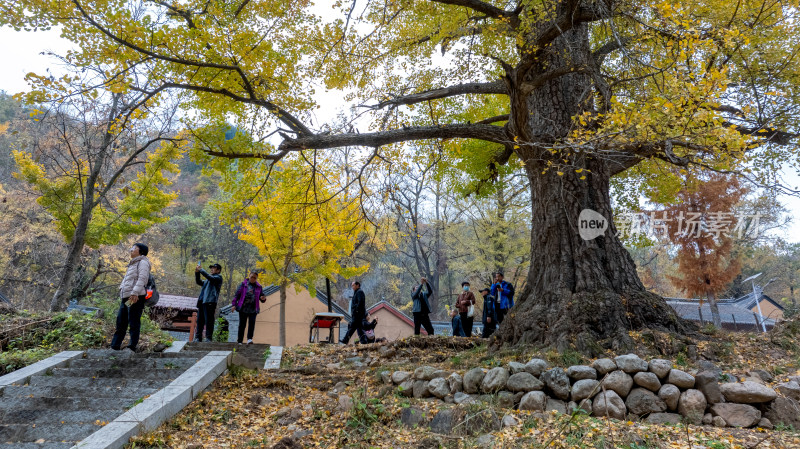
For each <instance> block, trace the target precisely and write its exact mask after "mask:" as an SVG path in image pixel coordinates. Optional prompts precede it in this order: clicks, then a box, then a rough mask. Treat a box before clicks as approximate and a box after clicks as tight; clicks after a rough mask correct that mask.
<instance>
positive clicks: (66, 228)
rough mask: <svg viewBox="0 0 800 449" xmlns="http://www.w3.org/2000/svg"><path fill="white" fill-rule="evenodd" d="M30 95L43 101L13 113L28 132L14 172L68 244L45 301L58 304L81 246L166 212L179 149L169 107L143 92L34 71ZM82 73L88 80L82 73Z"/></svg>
mask: <svg viewBox="0 0 800 449" xmlns="http://www.w3.org/2000/svg"><path fill="white" fill-rule="evenodd" d="M31 79H32V84H33V86H34V88H39V89H41V90H40V91H38V92H36V91H34V93H32V94H30V95H29V96H28V100H29V101H30V102H31V103H34V102H35V101H36V100H39V101H42V104H40V105H39V106H38V107H39V108H42V110H35V111H34V113H33V119H29V120H21V121H18V123H17V126H18V127H21V128H28V129H27V132H26V135H27V136H30V138H29V139H24V140H20V141H19V142H17V143H16V145H17V150H16V151H14V160H15V162H16V165H17V167H18V173H17V176H18V177H19V178H20V179H22V180H24V181H25V182H27V183H28V184H29V185H30V186H31V187H32V188H33V189H34V190H35V191H36V193H37V194H38V195H39V197H38V199H37V202H38V203H39V204H40V205H41V206H43V207H44V209H45V210H47V212H48V213H50V214H51V215H52V217H53V219H54V220H55V225H56V227H57V229H58V230H59V231H60V232H61V234H62V235H63V237H64V238H65V239H66V241H67V243H68V244H69V251H68V253H67V256H66V260H65V261H64V264H63V268H62V269H61V274H60V276H59V280H58V282H57V286H56V291H55V293H54V295H53V298H52V301H51V303H50V310H53V311H55V310H60V309H63V308H64V307H65V306H66V304H67V301H68V300H69V299H70V297H69V296H70V294H71V293H72V288H73V281H74V276H75V273H76V271H77V270H78V268H79V265H80V260H81V253H82V251H83V249H84V247H85V246H87V245H88V246H89V247H91V248H98V247H99V246H100V245H113V244H117V243H119V242H121V241H122V240H123V239H124V238H126V237H128V236H129V235H132V234H141V233H143V232H144V231H146V230H147V229H148V228H149V227H150V226H152V225H153V224H155V223H158V222H160V221H164V220H165V218H163V217H161V216H159V212H160V211H161V210H162V209H163V208H164V207H166V206H167V205H168V204H169V202H170V201H171V200H172V199H173V198H174V197H175V194H174V193H169V192H167V191H165V187H166V186H169V185H170V180H169V178H168V174H169V173H175V172H176V171H177V166H176V165H175V163H174V160H176V159H178V158H179V157H180V155H181V153H182V149H181V145H180V144H181V142H182V140H181V139H180V138H177V137H176V136H175V135H174V131H173V130H172V129H171V127H170V126H171V114H169V113H168V112H167V113H166V114H165V115H162V113H161V112H160V111H159V112H153V111H148V110H147V109H146V108H145V103H146V101H143V100H146V99H145V95H143V94H131V95H124V94H122V93H114V92H108V91H102V90H95V89H90V88H87V89H84V90H81V87H80V86H81V85H80V83H74V84H73V83H72V82H69V81H68V82H66V83H65V86H72V87H74V88H75V91H73V92H68V91H66V90H63V91H62V90H60V89H58V88H55V89H51V86H53V85H54V83H52V81H51V80H50V79H47V78H40V77H36V76H32V77H31ZM83 81H85V80H83Z"/></svg>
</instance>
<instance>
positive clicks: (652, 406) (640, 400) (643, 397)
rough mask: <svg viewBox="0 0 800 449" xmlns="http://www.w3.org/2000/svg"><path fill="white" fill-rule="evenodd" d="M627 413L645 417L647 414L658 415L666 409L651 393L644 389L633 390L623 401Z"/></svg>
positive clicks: (665, 405)
mask: <svg viewBox="0 0 800 449" xmlns="http://www.w3.org/2000/svg"><path fill="white" fill-rule="evenodd" d="M625 405H626V406H627V407H628V411H629V412H631V413H633V414H634V415H639V416H642V415H646V414H648V413H660V412H663V411H665V410H666V409H667V404H665V403H664V401H663V400H661V399H660V398H659V397H658V396H656V395H655V393H653V392H652V391H650V390H648V389H646V388H634V389H633V390H631V392H630V393H629V394H628V397H627V398H626V399H625Z"/></svg>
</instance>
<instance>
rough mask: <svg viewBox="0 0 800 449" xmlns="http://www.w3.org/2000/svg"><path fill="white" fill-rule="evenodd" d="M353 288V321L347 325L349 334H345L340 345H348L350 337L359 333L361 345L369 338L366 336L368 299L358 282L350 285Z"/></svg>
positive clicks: (351, 300) (351, 303)
mask: <svg viewBox="0 0 800 449" xmlns="http://www.w3.org/2000/svg"><path fill="white" fill-rule="evenodd" d="M350 285H351V287H352V288H353V298H352V299H350V314H351V317H352V321H350V324H348V325H347V333H346V334H344V337H342V339H341V340H339V343H341V344H343V345H346V344H347V343H348V342H349V341H350V337H352V336H353V334H354V333H356V332H358V340H359V341H360V342H361V343H366V341H367V337H366V335H365V334H364V319H366V318H367V298H366V296H365V295H364V291H363V290H361V283H360V282H358V281H355V282H353V283H352V284H350Z"/></svg>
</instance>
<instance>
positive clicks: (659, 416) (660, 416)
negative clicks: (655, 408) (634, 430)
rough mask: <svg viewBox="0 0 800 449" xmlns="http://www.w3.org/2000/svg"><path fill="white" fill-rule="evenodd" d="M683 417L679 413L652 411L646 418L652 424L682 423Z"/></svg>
mask: <svg viewBox="0 0 800 449" xmlns="http://www.w3.org/2000/svg"><path fill="white" fill-rule="evenodd" d="M681 419H682V418H681V415H679V414H677V413H651V414H650V415H649V416H648V417H647V418H645V419H644V420H645V422H647V423H650V424H680V423H681Z"/></svg>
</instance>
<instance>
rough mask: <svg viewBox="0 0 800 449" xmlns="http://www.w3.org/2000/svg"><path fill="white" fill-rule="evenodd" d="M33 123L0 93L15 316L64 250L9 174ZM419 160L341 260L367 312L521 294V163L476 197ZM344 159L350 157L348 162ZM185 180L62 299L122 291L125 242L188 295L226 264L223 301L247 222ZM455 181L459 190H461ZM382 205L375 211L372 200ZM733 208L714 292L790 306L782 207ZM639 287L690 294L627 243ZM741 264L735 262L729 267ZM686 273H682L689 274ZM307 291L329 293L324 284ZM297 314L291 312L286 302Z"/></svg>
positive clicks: (239, 270) (0, 181)
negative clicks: (143, 227)
mask: <svg viewBox="0 0 800 449" xmlns="http://www.w3.org/2000/svg"><path fill="white" fill-rule="evenodd" d="M30 120H31V118H30V113H29V109H28V108H23V107H21V106H20V105H19V104H18V103H17V102H16V101H15V100H14V99H13V98H12V97H10V96H9V95H7V94H4V93H0V232H2V235H4V236H5V238H4V239H2V240H0V266H2V267H3V269H2V270H0V293H3V294H4V295H5V296H6V297H8V298H10V299H11V301H12V302H13V303H14V304H15V305H16V306H17V307H20V308H25V309H33V310H41V309H46V308H48V306H49V304H50V299H51V298H52V296H53V293H54V291H55V289H56V287H57V284H58V276H59V273H60V271H61V269H62V267H63V264H64V260H65V257H66V254H67V251H68V249H69V248H68V245H67V243H66V242H65V241H64V238H63V236H62V235H61V233H59V231H58V229H57V228H56V224H55V223H54V220H53V217H52V216H50V214H48V212H47V211H46V210H45V209H44V208H43V207H42V206H41V205H40V204H38V203H37V202H36V200H37V194H36V192H34V191H33V190H32V189H31V188H30V186H29V185H28V184H27V183H26V182H24V181H23V180H20V179H19V177H15V176H14V173H15V172H17V171H18V168H17V167H16V165H15V162H14V157H13V155H12V151H13V150H14V149H18V150H25V142H27V141H28V140H29V139H30V137H31V136H29V135H26V134H25V133H26V132H27V133H30V132H31V130H35V127H25V126H19V125H20V123H25V122H29V121H30ZM419 154H422V155H424V156H423V157H419V158H416V159H413V160H414V162H413V164H414V166H412V167H410V169H408V170H406V171H405V173H404V174H403V175H402V176H400V175H392V174H386V175H385V179H383V180H382V183H383V184H384V188H383V190H382V193H383V195H384V198H385V199H386V201H383V202H381V201H378V202H373V203H370V204H372V206H371V208H370V209H369V210H367V211H365V212H368V214H369V216H370V220H371V221H372V223H373V225H375V226H374V227H373V233H372V235H371V236H370V238H365V239H362V240H360V241H359V243H358V244H357V245H356V247H355V251H354V252H353V253H352V254H350V255H349V257H347V258H345V260H344V261H343V264H344V265H347V266H351V267H357V266H365V265H368V266H369V270H368V271H367V272H366V273H364V274H363V275H361V276H358V279H360V280H361V283H362V288H363V289H364V290H365V292H366V293H367V302H368V305H370V304H373V303H375V302H378V301H380V300H386V301H388V302H390V303H391V304H393V305H395V306H396V307H398V308H399V309H400V310H403V311H405V312H407V313H409V314H410V307H411V301H410V294H409V292H410V289H411V288H412V286H413V285H415V284H416V283H417V282H418V280H419V278H420V277H423V276H424V277H427V278H428V279H429V280H430V281H431V284H432V285H433V286H434V288H435V290H436V291H437V295H436V300H435V303H434V305H433V307H434V313H435V317H436V318H444V316H445V314H446V312H445V305H447V304H452V303H453V302H454V301H455V297H456V296H457V295H458V293H459V292H460V290H461V282H462V281H464V280H467V281H470V282H471V283H472V286H473V291H477V290H478V289H479V288H482V287H483V286H488V285H489V283H490V279H491V277H492V274H493V273H496V272H504V273H505V275H506V279H507V280H509V281H512V282H514V284H515V285H516V289H517V291H519V290H520V289H521V288H522V287H523V283H524V282H525V279H526V275H527V272H528V266H529V263H530V257H535V254H533V255H531V251H530V209H529V204H530V190H529V188H528V185H527V180H526V177H525V176H524V174H523V173H522V172H521V171H520V169H518V168H517V169H515V168H513V167H508V168H505V169H504V171H501V172H500V173H499V174H498V176H497V177H496V178H495V180H494V181H495V182H494V183H493V184H492V185H491V186H490V187H489V188H484V189H483V190H482V191H481V194H480V195H478V194H475V193H474V192H470V191H469V190H466V189H465V188H463V187H459V186H464V185H467V186H472V184H471V183H470V182H464V179H462V176H463V174H462V173H461V172H460V171H459V167H458V166H457V165H456V164H452V163H450V162H449V161H447V160H446V158H445V157H444V156H442V153H441V152H438V153H437V151H436V148H423V149H419ZM345 160H346V156H345ZM177 164H178V168H179V172H178V173H175V174H172V175H171V179H170V180H171V181H172V185H171V186H170V187H169V190H170V192H171V193H174V194H175V195H176V197H175V199H174V200H173V201H172V202H171V204H170V205H169V206H168V207H166V208H165V209H164V210H163V211H161V212H160V214H159V215H161V216H163V217H166V218H167V219H166V220H165V221H163V222H162V223H157V224H155V225H154V226H152V227H151V228H150V229H149V230H148V231H146V232H145V234H144V235H142V236H130V237H127V238H126V239H125V240H124V241H123V242H122V243H120V244H117V245H101V246H100V247H99V248H97V249H92V248H89V247H87V248H85V249H84V250H83V252H82V254H81V262H80V266H79V269H78V272H77V279H76V280H75V285H74V288H73V291H72V292H71V293H70V297H71V298H74V299H77V300H79V301H82V300H84V299H85V298H88V297H102V298H113V297H114V295H115V290H116V288H117V286H118V284H119V281H120V278H121V274H122V271H123V269H124V264H125V263H126V262H127V248H128V247H129V245H130V244H131V243H133V242H135V241H143V242H145V243H147V244H148V245H150V248H151V253H150V256H149V257H150V259H151V260H153V262H154V267H155V269H156V273H155V274H156V277H157V280H158V283H159V287H160V290H161V292H162V293H165V294H175V295H186V296H194V295H195V294H196V293H197V291H198V288H199V287H197V286H196V285H195V283H194V275H193V268H194V265H195V264H196V262H197V261H201V262H202V263H203V265H208V264H210V263H214V262H217V263H220V264H221V265H222V266H223V273H222V274H223V277H224V278H225V282H224V284H223V292H222V295H223V297H225V298H229V297H230V296H231V295H232V292H233V291H234V290H235V288H236V285H237V284H238V282H240V281H241V279H243V278H244V275H245V273H246V271H247V270H249V269H252V268H253V267H254V266H255V264H256V262H257V261H258V260H259V253H258V251H257V250H256V248H255V247H253V246H252V245H250V244H249V243H246V242H245V241H242V240H241V239H240V238H239V237H240V236H239V234H240V232H241V228H240V227H237V226H231V225H229V224H226V223H224V222H223V221H224V220H222V219H221V215H222V214H223V211H221V210H220V207H219V204H220V202H222V203H224V202H225V192H223V189H220V183H222V182H225V180H224V179H223V178H222V177H220V175H219V174H217V173H215V172H213V171H211V170H205V171H204V170H203V167H202V166H201V165H200V164H198V163H197V162H195V161H193V160H191V159H190V158H187V157H184V158H182V159H180V160H179V161H177ZM456 181H458V182H456ZM614 187H615V190H616V192H615V193H617V195H616V196H615V199H616V200H617V201H618V202H619V203H620V204H626V201H627V202H630V201H631V199H630V198H625V196H624V193H623V194H620V193H621V192H624V191H625V185H624V184H622V183H620V184H618V185H616V186H614ZM375 204H377V205H375ZM736 208H737V210H746V211H748V212H749V213H756V212H757V213H759V214H761V215H762V216H763V217H764V218H762V220H761V224H762V226H763V229H762V232H761V233H760V235H759V236H758V238H744V239H736V240H734V241H733V243H732V247H731V248H730V249H729V251H728V253H727V254H726V256H725V257H726V259H728V260H726V261H725V263H723V264H722V265H720V268H719V270H720V271H721V272H724V271H728V273H727V274H728V277H729V279H728V280H726V281H725V282H724V284H725V285H724V286H723V287H721V288H720V289H719V292H717V293H716V297H717V298H726V297H738V296H741V295H744V294H747V293H749V292H750V291H751V287H750V285H749V284H748V285H743V284H742V283H741V280H742V279H745V278H746V277H748V276H750V275H752V274H755V273H759V272H763V273H764V275H763V278H762V279H763V280H764V282H766V281H767V280H771V282H770V283H769V284H768V285H767V286H766V288H765V293H766V294H767V295H769V296H770V297H772V298H773V299H777V300H781V301H782V302H783V303H784V304H785V305H787V306H788V307H789V312H790V313H793V312H794V311H795V310H796V299H797V292H796V291H795V290H796V288H797V287H798V284H800V255H798V249H800V245H798V244H796V243H788V242H787V241H786V240H784V239H782V238H780V237H777V236H780V235H781V230H782V229H785V225H786V222H787V217H786V211H785V210H783V208H782V207H781V206H780V204H779V203H778V202H777V201H776V199H775V198H774V196H770V195H767V194H764V193H763V192H759V191H756V192H748V193H747V194H746V195H744V196H742V198H741V199H740V200H739V201H737V204H736ZM624 241H625V243H626V247H627V248H628V250H629V251H630V253H631V255H632V256H633V258H634V260H635V262H636V265H637V268H638V271H639V275H640V277H641V279H642V281H643V283H644V284H645V286H646V287H647V288H648V289H649V290H651V291H653V292H655V293H657V294H659V295H663V296H666V297H686V296H687V289H686V285H683V284H682V282H681V279H682V278H681V275H680V273H679V271H680V267H679V263H678V262H677V260H676V258H677V254H678V252H679V248H678V245H677V244H676V242H674V241H667V240H664V239H652V238H641V237H638V238H627V239H625V240H624ZM734 262H735V263H734ZM683 279H685V277H684V278H683ZM351 280H352V279H344V278H336V279H332V291H333V297H334V298H335V299H336V300H337V301H338V302H339V303H340V305H342V306H344V307H345V308H346V307H347V300H346V299H344V293H345V292H346V291H347V290H348V289H349V284H350V281H351ZM315 287H317V288H319V289H322V291H324V279H317V280H316V282H315ZM289 306H291V305H289Z"/></svg>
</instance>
